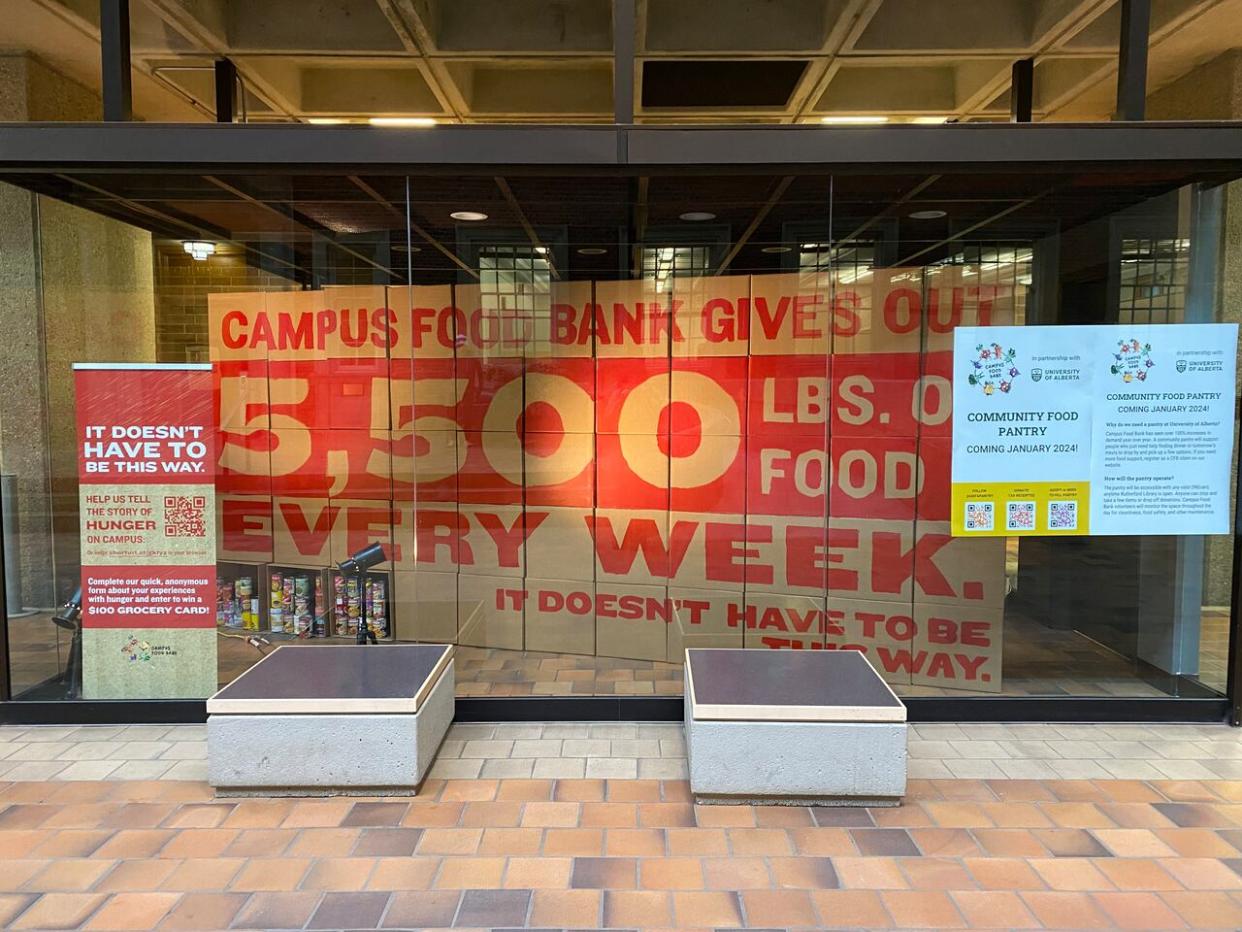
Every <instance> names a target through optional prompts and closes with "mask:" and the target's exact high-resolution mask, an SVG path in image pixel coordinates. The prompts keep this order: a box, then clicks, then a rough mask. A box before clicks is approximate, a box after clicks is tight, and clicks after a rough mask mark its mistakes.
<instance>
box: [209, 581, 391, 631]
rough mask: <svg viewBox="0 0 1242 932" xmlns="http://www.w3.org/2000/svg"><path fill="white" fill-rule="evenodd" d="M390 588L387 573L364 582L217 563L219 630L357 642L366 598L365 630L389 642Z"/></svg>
mask: <svg viewBox="0 0 1242 932" xmlns="http://www.w3.org/2000/svg"><path fill="white" fill-rule="evenodd" d="M390 585H391V583H390V581H389V577H388V574H387V573H368V574H367V575H366V578H365V580H364V581H361V580H359V579H358V577H357V576H345V575H342V574H341V573H338V572H336V571H335V570H330V569H325V570H316V569H307V568H306V567H297V566H275V565H272V564H260V565H254V564H248V563H219V564H217V567H216V624H217V625H219V626H220V627H222V628H234V629H238V630H242V631H263V632H265V633H271V634H285V635H292V636H295V637H299V638H331V637H347V638H353V637H355V636H357V634H358V622H359V620H360V619H361V617H362V608H363V599H364V598H365V600H366V616H367V626H368V627H369V628H370V629H371V630H372V631H373V632H375V636H376V637H377V638H391V637H392V635H393V625H392V615H391V610H392V609H391V606H392V602H391V599H390V598H389V593H390V591H391V589H390Z"/></svg>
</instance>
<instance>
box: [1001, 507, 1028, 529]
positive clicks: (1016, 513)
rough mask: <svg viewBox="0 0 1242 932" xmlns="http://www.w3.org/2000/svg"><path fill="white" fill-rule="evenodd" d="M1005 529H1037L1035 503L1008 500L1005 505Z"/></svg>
mask: <svg viewBox="0 0 1242 932" xmlns="http://www.w3.org/2000/svg"><path fill="white" fill-rule="evenodd" d="M1005 530H1006V531H1033V530H1035V503H1034V502H1007V503H1006V505H1005Z"/></svg>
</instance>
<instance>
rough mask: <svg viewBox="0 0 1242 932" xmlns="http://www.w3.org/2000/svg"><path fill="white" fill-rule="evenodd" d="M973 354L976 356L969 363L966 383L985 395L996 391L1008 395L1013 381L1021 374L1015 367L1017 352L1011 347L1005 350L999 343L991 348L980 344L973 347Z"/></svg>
mask: <svg viewBox="0 0 1242 932" xmlns="http://www.w3.org/2000/svg"><path fill="white" fill-rule="evenodd" d="M975 353H976V354H977V355H976V356H975V358H974V359H972V360H971V361H970V372H968V373H967V375H966V381H967V383H968V384H970V385H976V386H980V387H981V388H982V389H983V394H985V395H992V394H995V393H996V392H997V391H1001V392H1004V393H1006V394H1008V393H1009V390H1010V389H1011V388H1013V380H1014V379H1016V378H1017V377H1018V376H1019V375H1021V374H1022V373H1021V372H1019V371H1018V367H1017V365H1015V361H1016V359H1017V351H1016V350H1014V348H1013V347H1010V348H1009V349H1005V348H1004V347H1002V346H1001V345H1000V344H999V343H993V344H992V345H991V346H989V345H987V344H985V343H980V344H979V345H978V346H976V347H975Z"/></svg>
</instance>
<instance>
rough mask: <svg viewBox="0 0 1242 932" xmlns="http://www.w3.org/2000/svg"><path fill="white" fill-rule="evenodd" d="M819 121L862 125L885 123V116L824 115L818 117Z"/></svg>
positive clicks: (886, 120)
mask: <svg viewBox="0 0 1242 932" xmlns="http://www.w3.org/2000/svg"><path fill="white" fill-rule="evenodd" d="M819 121H820V122H821V123H828V124H838V125H850V124H853V125H863V124H875V123H887V122H888V117H886V116H826V117H820V118H819Z"/></svg>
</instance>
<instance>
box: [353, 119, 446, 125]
mask: <svg viewBox="0 0 1242 932" xmlns="http://www.w3.org/2000/svg"><path fill="white" fill-rule="evenodd" d="M367 122H368V123H370V124H371V125H372V126H435V125H436V121H435V119H434V118H433V117H371V119H370V120H368V121H367Z"/></svg>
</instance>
